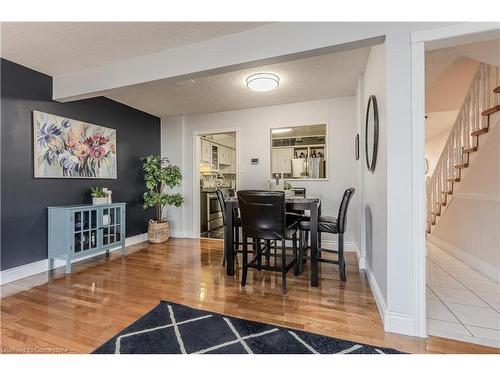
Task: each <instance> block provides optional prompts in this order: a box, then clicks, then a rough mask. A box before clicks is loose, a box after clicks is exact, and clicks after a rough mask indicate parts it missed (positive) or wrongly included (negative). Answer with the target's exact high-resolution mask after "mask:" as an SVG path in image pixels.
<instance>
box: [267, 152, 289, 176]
mask: <svg viewBox="0 0 500 375" xmlns="http://www.w3.org/2000/svg"><path fill="white" fill-rule="evenodd" d="M271 156H272V173H292V159H293V149H292V148H273V149H272V154H271Z"/></svg>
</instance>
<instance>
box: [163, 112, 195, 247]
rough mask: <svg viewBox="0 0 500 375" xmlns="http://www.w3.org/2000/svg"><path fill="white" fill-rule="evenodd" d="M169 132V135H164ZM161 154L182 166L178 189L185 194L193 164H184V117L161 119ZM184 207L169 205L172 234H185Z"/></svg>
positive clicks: (168, 211)
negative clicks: (181, 176) (187, 177)
mask: <svg viewBox="0 0 500 375" xmlns="http://www.w3.org/2000/svg"><path fill="white" fill-rule="evenodd" d="M165 134H168V137H166V136H164V135H165ZM161 135H162V136H161V156H162V157H166V158H168V159H169V160H170V162H171V163H172V164H175V165H177V166H178V167H179V168H181V172H182V174H183V180H182V183H181V186H180V187H179V188H178V189H176V191H178V192H180V193H182V194H183V195H185V192H184V190H185V187H186V176H187V175H188V176H191V175H190V172H189V171H190V170H191V168H192V166H189V167H188V168H186V165H185V164H184V148H185V140H184V123H183V119H182V117H169V118H166V119H162V120H161ZM184 211H185V210H184V208H183V207H178V208H177V207H168V208H167V209H166V213H165V215H166V217H167V219H168V221H169V225H170V231H171V235H172V236H174V237H175V236H183V235H184V217H185V213H184Z"/></svg>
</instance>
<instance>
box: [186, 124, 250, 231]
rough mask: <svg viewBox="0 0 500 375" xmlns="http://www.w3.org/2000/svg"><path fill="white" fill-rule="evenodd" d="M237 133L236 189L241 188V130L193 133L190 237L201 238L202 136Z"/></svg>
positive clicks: (215, 130)
mask: <svg viewBox="0 0 500 375" xmlns="http://www.w3.org/2000/svg"><path fill="white" fill-rule="evenodd" d="M232 132H234V133H236V188H239V187H240V150H241V145H240V142H241V141H240V132H241V129H240V128H228V129H211V130H203V131H197V130H195V131H193V218H194V225H193V234H192V236H190V237H193V238H199V237H200V157H201V155H200V144H201V143H200V136H202V135H207V134H220V133H232Z"/></svg>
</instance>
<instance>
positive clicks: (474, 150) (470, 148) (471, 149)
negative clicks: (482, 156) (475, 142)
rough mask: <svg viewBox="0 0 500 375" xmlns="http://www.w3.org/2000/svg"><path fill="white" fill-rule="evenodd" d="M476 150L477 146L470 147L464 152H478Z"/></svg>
mask: <svg viewBox="0 0 500 375" xmlns="http://www.w3.org/2000/svg"><path fill="white" fill-rule="evenodd" d="M476 151H477V147H476V146H474V147H469V148H466V149H464V154H468V153H471V152H476Z"/></svg>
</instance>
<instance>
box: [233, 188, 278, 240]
mask: <svg viewBox="0 0 500 375" xmlns="http://www.w3.org/2000/svg"><path fill="white" fill-rule="evenodd" d="M237 194H238V203H239V206H240V214H241V228H242V231H243V235H244V236H246V237H252V238H260V239H269V240H274V239H282V238H284V237H285V235H286V233H285V232H286V219H285V192H284V191H270V190H240V191H238V193H237Z"/></svg>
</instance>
